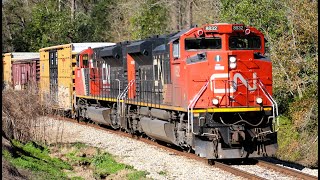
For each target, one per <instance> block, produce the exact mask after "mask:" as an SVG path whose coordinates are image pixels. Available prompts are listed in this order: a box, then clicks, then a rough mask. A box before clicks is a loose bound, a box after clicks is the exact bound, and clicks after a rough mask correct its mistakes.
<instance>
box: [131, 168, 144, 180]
mask: <svg viewBox="0 0 320 180" xmlns="http://www.w3.org/2000/svg"><path fill="white" fill-rule="evenodd" d="M148 174H149V173H147V172H145V171H136V170H135V171H134V172H132V173H129V174H127V178H128V180H138V179H145V178H146V176H147V175H148Z"/></svg>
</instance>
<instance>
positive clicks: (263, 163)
mask: <svg viewBox="0 0 320 180" xmlns="http://www.w3.org/2000/svg"><path fill="white" fill-rule="evenodd" d="M257 165H258V166H262V167H265V168H269V169H272V170H274V171H277V172H280V173H283V174H286V175H289V176H293V177H297V178H300V179H307V180H313V179H314V180H316V179H318V177H316V176H312V175H309V174H305V173H303V172H299V171H297V170H294V169H289V168H286V167H283V166H279V165H277V164H274V163H270V162H267V161H263V160H260V159H259V160H258V163H257Z"/></svg>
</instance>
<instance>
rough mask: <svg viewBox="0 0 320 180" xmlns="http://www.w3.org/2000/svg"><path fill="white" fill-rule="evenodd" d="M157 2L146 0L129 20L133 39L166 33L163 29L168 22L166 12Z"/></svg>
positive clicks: (155, 0)
mask: <svg viewBox="0 0 320 180" xmlns="http://www.w3.org/2000/svg"><path fill="white" fill-rule="evenodd" d="M157 2H158V1H157V0H147V1H146V3H145V4H143V5H142V7H141V11H138V12H137V14H136V15H135V16H133V17H132V18H130V22H131V29H132V38H133V39H142V38H145V37H148V36H151V35H160V34H165V33H166V32H164V29H166V26H167V22H168V16H167V13H168V11H167V9H166V7H165V6H163V5H161V4H158V3H157Z"/></svg>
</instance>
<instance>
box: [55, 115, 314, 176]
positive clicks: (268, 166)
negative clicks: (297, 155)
mask: <svg viewBox="0 0 320 180" xmlns="http://www.w3.org/2000/svg"><path fill="white" fill-rule="evenodd" d="M50 117H52V118H55V119H58V120H62V121H68V122H71V123H75V124H80V125H85V126H89V127H92V128H95V129H99V130H102V131H106V132H109V133H112V134H116V135H119V136H122V137H128V138H131V139H135V140H137V141H141V142H144V143H146V144H149V145H153V146H156V147H157V148H161V149H163V150H166V151H168V152H170V153H172V154H174V155H178V156H183V157H187V158H189V159H193V160H196V161H199V162H202V163H203V164H205V165H207V166H208V167H215V168H219V169H221V170H224V171H227V172H229V173H231V174H234V175H236V176H239V177H243V178H245V179H269V178H268V177H263V176H259V175H260V174H259V173H258V172H252V171H251V172H249V171H248V170H246V168H244V169H241V168H238V167H237V166H235V165H234V164H237V163H241V164H243V165H244V166H246V165H248V164H251V165H252V164H253V166H254V167H255V168H260V169H261V168H263V171H276V172H277V173H278V174H280V176H279V175H278V176H279V178H282V179H283V177H284V179H318V178H317V177H315V176H311V175H308V174H305V173H302V172H299V171H297V170H294V169H289V168H286V167H282V166H279V165H277V164H275V163H271V162H266V161H263V160H258V159H250V161H242V162H231V161H208V160H207V159H204V158H201V157H199V156H197V155H196V154H192V153H189V152H185V151H183V150H181V149H180V148H179V147H176V146H174V145H168V144H166V143H162V142H156V141H154V140H151V139H148V138H141V137H138V136H135V135H131V134H128V133H126V132H124V131H119V130H113V129H110V128H107V127H104V126H99V125H96V124H91V123H87V122H82V121H81V122H78V121H77V120H75V119H70V118H65V117H61V116H50ZM256 174H259V175H256ZM275 179H277V178H275Z"/></svg>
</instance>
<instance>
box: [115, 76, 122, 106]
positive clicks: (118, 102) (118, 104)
mask: <svg viewBox="0 0 320 180" xmlns="http://www.w3.org/2000/svg"><path fill="white" fill-rule="evenodd" d="M115 80H116V81H118V82H119V94H118V96H117V108H119V106H120V101H119V96H120V91H121V87H120V86H121V81H120V80H119V79H115Z"/></svg>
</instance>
